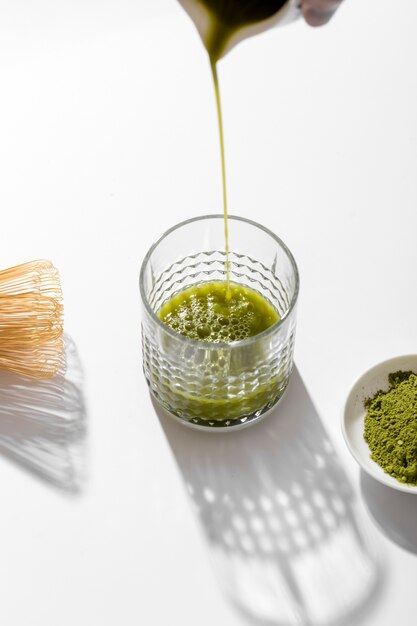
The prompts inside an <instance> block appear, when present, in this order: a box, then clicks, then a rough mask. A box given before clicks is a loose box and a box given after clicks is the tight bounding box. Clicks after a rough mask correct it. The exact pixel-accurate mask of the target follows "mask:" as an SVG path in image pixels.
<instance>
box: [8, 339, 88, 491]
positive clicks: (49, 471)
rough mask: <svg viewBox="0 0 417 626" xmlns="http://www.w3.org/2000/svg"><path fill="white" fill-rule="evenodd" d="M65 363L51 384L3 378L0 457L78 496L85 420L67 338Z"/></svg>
mask: <svg viewBox="0 0 417 626" xmlns="http://www.w3.org/2000/svg"><path fill="white" fill-rule="evenodd" d="M65 361H66V363H65V367H64V368H63V371H62V372H61V373H59V374H58V375H57V376H55V377H54V378H53V379H50V380H42V381H39V380H30V379H28V378H25V377H23V376H19V375H18V374H13V373H10V372H1V373H0V453H1V454H3V455H4V456H7V457H8V458H9V459H11V460H12V461H14V462H15V463H18V464H19V465H20V466H21V467H23V468H25V469H26V470H29V471H30V472H31V473H32V474H34V475H36V476H38V477H40V478H42V479H44V480H45V481H47V482H48V483H50V484H52V485H54V486H56V487H59V488H60V489H62V490H64V491H66V492H69V493H74V494H75V493H79V492H80V491H81V490H82V486H83V483H84V475H85V472H84V470H85V439H86V420H87V417H86V410H85V404H84V395H83V374H82V369H81V363H80V360H79V357H78V354H77V350H76V347H75V344H74V342H73V341H72V339H70V337H68V336H66V337H65Z"/></svg>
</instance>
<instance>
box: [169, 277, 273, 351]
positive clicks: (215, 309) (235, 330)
mask: <svg viewBox="0 0 417 626" xmlns="http://www.w3.org/2000/svg"><path fill="white" fill-rule="evenodd" d="M158 317H159V318H160V320H161V321H163V322H164V323H165V324H166V325H167V326H169V327H170V328H172V329H173V330H175V331H176V332H177V333H180V334H181V335H184V336H186V337H189V338H190V339H197V340H201V341H209V342H212V343H230V342H232V341H239V340H241V339H247V338H248V337H253V336H254V335H257V334H258V333H261V332H262V331H263V330H265V329H266V328H269V327H270V326H272V325H273V324H274V323H275V322H276V321H278V319H279V316H278V313H277V311H276V309H275V308H274V307H273V306H272V305H271V304H270V303H269V302H268V300H266V299H265V298H264V297H263V296H261V295H260V294H259V293H258V292H257V291H254V290H253V289H250V288H249V287H244V286H243V285H238V284H237V283H232V282H231V283H229V285H226V284H225V283H224V282H222V281H212V282H207V283H200V284H198V285H194V286H192V287H189V288H188V289H184V290H182V291H180V292H179V293H178V294H177V295H175V296H174V297H173V298H171V299H170V300H168V302H166V303H165V304H164V305H163V306H162V307H161V309H160V310H159V311H158Z"/></svg>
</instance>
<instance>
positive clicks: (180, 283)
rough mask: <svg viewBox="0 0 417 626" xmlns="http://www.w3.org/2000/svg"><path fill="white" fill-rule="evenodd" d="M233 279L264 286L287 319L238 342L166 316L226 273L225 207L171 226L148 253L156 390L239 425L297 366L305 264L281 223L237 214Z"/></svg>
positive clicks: (197, 415)
mask: <svg viewBox="0 0 417 626" xmlns="http://www.w3.org/2000/svg"><path fill="white" fill-rule="evenodd" d="M229 233H230V252H229V268H230V280H231V281H233V282H234V283H240V284H242V285H244V286H247V287H250V288H251V289H254V290H256V291H257V292H258V293H260V294H261V295H262V296H263V297H264V298H266V299H267V300H268V301H269V302H270V303H271V304H272V305H273V306H274V307H275V309H276V310H277V312H278V314H279V320H278V321H277V322H275V324H273V325H272V326H270V327H269V328H267V329H266V330H264V331H263V332H261V333H259V334H257V335H254V336H253V337H248V338H247V339H242V340H240V341H234V342H231V343H210V342H206V341H199V340H196V339H190V338H188V337H185V336H184V335H181V334H179V333H176V332H175V331H174V330H172V329H171V328H169V327H168V326H167V325H165V324H164V323H163V322H162V321H161V320H160V319H159V318H158V316H157V312H158V311H159V309H160V308H161V306H162V305H163V304H164V303H165V302H166V301H167V300H169V299H170V298H171V297H172V296H173V295H175V294H177V293H178V292H179V291H181V290H182V289H185V288H189V287H191V286H192V285H196V284H201V283H204V282H208V281H210V282H211V281H225V280H226V267H225V261H226V258H225V252H224V221H223V215H207V216H204V217H199V218H195V219H191V220H188V221H186V222H182V223H181V224H178V225H177V226H174V227H173V228H171V229H170V230H168V231H167V232H166V233H165V234H164V235H163V236H162V237H161V239H159V241H157V242H156V243H155V244H154V245H153V246H152V247H151V249H150V250H149V252H148V253H147V255H146V257H145V259H144V261H143V264H142V268H141V272H140V292H141V298H142V305H143V315H142V354H143V368H144V372H145V377H146V380H147V382H148V385H149V388H150V390H151V393H152V394H153V396H154V397H155V398H156V399H157V400H158V401H159V402H160V404H162V405H163V407H164V408H165V409H167V410H168V411H169V413H171V414H172V415H174V416H176V417H177V418H179V419H180V420H181V421H183V422H186V423H188V424H189V425H191V426H194V427H197V428H211V429H216V428H236V427H242V426H246V425H248V424H250V423H252V422H254V421H255V420H257V419H259V418H260V417H262V416H263V415H264V414H265V413H266V412H267V411H268V410H269V409H271V408H272V407H273V406H274V404H276V402H277V401H278V400H279V399H280V397H281V396H282V394H283V393H284V391H285V388H286V386H287V384H288V380H289V377H290V374H291V370H292V366H293V350H294V335H295V320H296V304H297V295H298V285H299V279H298V271H297V266H296V264H295V261H294V258H293V256H292V254H291V252H290V251H289V250H288V248H287V247H286V245H285V244H284V243H283V242H282V241H281V240H280V239H279V238H278V237H276V236H275V235H274V234H273V233H272V232H271V231H269V230H267V229H266V228H264V227H262V226H260V225H259V224H256V223H255V222H252V221H251V220H247V219H243V218H240V217H233V216H230V217H229Z"/></svg>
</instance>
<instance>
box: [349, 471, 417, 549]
mask: <svg viewBox="0 0 417 626" xmlns="http://www.w3.org/2000/svg"><path fill="white" fill-rule="evenodd" d="M361 491H362V495H363V499H364V500H365V503H366V506H367V508H368V511H369V513H370V514H371V517H373V519H374V520H375V523H376V525H377V526H378V527H379V528H380V530H381V531H382V532H383V533H384V535H385V536H386V537H388V539H390V540H391V541H394V542H395V543H397V544H398V545H399V546H401V547H402V548H404V549H405V550H408V551H409V552H414V553H415V554H417V523H416V520H417V496H416V495H414V494H411V493H410V494H408V493H404V492H403V491H396V490H395V489H392V488H391V487H387V486H386V485H383V484H382V483H380V482H378V481H377V480H375V479H374V478H372V476H369V474H367V473H366V472H364V471H363V470H361Z"/></svg>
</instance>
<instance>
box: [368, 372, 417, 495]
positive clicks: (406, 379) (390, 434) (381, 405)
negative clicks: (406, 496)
mask: <svg viewBox="0 0 417 626" xmlns="http://www.w3.org/2000/svg"><path fill="white" fill-rule="evenodd" d="M388 382H389V389H388V391H378V392H377V393H376V394H375V395H374V396H373V397H372V398H368V399H367V400H365V402H364V405H365V408H366V409H367V413H366V416H365V431H364V437H365V440H366V441H367V442H368V445H369V448H370V450H371V458H372V459H373V460H374V461H376V462H377V463H378V464H379V465H380V466H381V467H382V469H383V470H384V471H385V472H387V474H390V475H391V476H393V477H394V478H396V479H397V480H399V481H400V482H402V483H407V484H409V485H417V375H416V374H415V373H414V372H401V371H400V372H394V373H392V374H389V376H388Z"/></svg>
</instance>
